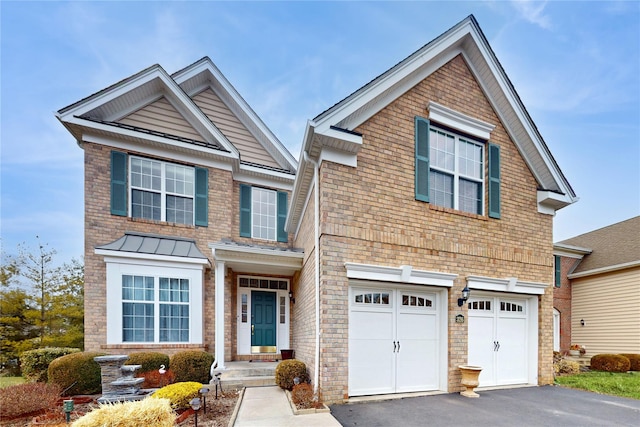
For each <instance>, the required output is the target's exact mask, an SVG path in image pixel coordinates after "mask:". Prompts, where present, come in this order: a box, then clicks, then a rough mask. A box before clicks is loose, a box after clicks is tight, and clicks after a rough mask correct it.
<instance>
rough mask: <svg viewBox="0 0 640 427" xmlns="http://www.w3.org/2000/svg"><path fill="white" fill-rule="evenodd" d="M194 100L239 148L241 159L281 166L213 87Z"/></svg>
mask: <svg viewBox="0 0 640 427" xmlns="http://www.w3.org/2000/svg"><path fill="white" fill-rule="evenodd" d="M193 102H195V104H196V105H197V106H198V107H199V108H200V109H201V110H202V111H203V112H204V113H205V114H206V115H207V117H209V120H211V121H212V122H213V124H215V125H216V126H217V127H218V129H220V131H221V132H222V133H223V134H224V136H226V137H227V139H228V140H229V142H231V143H232V144H233V145H234V146H235V147H236V148H237V149H238V151H239V152H240V159H241V160H245V161H247V162H252V163H259V164H262V165H267V166H273V167H280V165H278V164H277V163H276V162H275V161H274V160H273V158H272V157H271V155H269V153H267V151H266V150H265V149H264V147H263V146H262V145H260V143H259V142H258V141H257V140H256V139H255V137H254V136H253V135H252V134H251V133H250V132H249V131H248V130H247V128H246V127H245V126H244V125H243V124H242V123H240V120H238V118H237V117H236V116H235V115H234V114H233V113H232V112H231V111H230V110H229V109H228V108H227V106H226V105H225V104H224V103H223V102H222V100H221V99H220V98H219V97H218V96H217V95H216V94H215V93H213V91H212V90H211V89H207V90H205V91H203V92H200V93H199V94H198V95H196V96H194V97H193Z"/></svg>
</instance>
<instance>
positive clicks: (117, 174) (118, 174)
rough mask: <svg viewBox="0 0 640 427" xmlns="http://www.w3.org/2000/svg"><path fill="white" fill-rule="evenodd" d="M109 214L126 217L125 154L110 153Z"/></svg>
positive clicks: (118, 152)
mask: <svg viewBox="0 0 640 427" xmlns="http://www.w3.org/2000/svg"><path fill="white" fill-rule="evenodd" d="M111 214H112V215H119V216H127V154H126V153H122V152H120V151H112V152H111Z"/></svg>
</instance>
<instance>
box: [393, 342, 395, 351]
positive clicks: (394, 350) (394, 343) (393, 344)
mask: <svg viewBox="0 0 640 427" xmlns="http://www.w3.org/2000/svg"><path fill="white" fill-rule="evenodd" d="M393 352H394V353H395V352H396V342H395V341H394V342H393Z"/></svg>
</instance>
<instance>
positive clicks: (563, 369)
mask: <svg viewBox="0 0 640 427" xmlns="http://www.w3.org/2000/svg"><path fill="white" fill-rule="evenodd" d="M553 370H554V371H555V373H556V374H577V373H579V372H580V364H579V363H578V362H575V361H573V360H564V359H563V360H560V361H558V362H556V363H554V364H553Z"/></svg>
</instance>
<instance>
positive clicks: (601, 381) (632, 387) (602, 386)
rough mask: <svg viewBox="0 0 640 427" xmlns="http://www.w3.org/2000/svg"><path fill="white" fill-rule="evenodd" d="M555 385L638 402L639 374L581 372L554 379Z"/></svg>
mask: <svg viewBox="0 0 640 427" xmlns="http://www.w3.org/2000/svg"><path fill="white" fill-rule="evenodd" d="M556 384H559V385H561V386H564V387H569V388H578V389H581V390H587V391H593V392H595V393H601V394H610V395H612V396H620V397H629V398H631V399H638V400H640V372H634V371H632V372H627V373H613V372H597V371H591V372H583V373H580V374H575V375H563V376H559V377H556Z"/></svg>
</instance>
